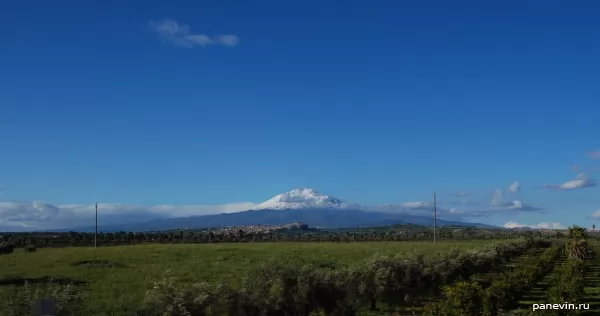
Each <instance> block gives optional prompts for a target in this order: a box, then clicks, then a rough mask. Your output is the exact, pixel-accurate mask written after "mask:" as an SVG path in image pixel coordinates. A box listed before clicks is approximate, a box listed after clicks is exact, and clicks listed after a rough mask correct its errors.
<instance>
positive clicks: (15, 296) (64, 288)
mask: <svg viewBox="0 0 600 316" xmlns="http://www.w3.org/2000/svg"><path fill="white" fill-rule="evenodd" d="M11 294H12V295H10V296H9V295H8V294H4V295H3V297H0V301H1V302H2V311H1V313H2V316H23V315H30V314H31V309H32V303H33V302H36V301H38V300H40V299H42V298H50V299H53V300H54V301H55V303H56V306H55V307H56V313H57V315H60V316H71V315H73V316H78V315H81V309H82V307H83V295H82V294H81V292H80V291H79V290H78V289H77V288H76V287H75V286H74V285H72V284H68V285H61V284H57V283H54V282H52V281H51V282H49V283H48V284H40V285H37V286H32V285H30V284H28V283H25V285H24V286H22V287H15V291H12V292H11Z"/></svg>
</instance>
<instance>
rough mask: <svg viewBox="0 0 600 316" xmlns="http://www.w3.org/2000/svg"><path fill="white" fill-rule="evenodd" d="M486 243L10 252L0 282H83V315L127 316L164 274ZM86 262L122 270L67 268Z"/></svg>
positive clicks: (216, 276) (234, 271)
mask: <svg viewBox="0 0 600 316" xmlns="http://www.w3.org/2000/svg"><path fill="white" fill-rule="evenodd" d="M490 242H491V241H489V240H487V241H481V240H480V241H445V242H440V243H438V244H435V245H434V244H433V243H431V242H365V243H288V242H280V243H253V244H181V245H179V244H178V245H165V244H159V245H138V246H118V247H104V248H97V249H95V248H87V247H86V248H82V247H70V248H56V249H39V250H38V251H37V252H33V253H25V252H24V251H23V250H22V249H16V250H15V252H14V253H12V254H10V255H4V256H0V280H1V279H6V278H10V277H23V278H39V277H54V278H72V279H75V280H80V281H85V282H88V284H87V285H82V286H81V287H82V289H84V292H85V293H86V304H85V305H86V313H85V314H86V315H131V314H132V313H133V311H134V310H135V308H136V307H137V306H138V305H139V303H140V302H141V300H142V298H143V296H144V293H145V291H146V290H147V289H148V288H149V287H150V286H151V285H152V281H155V280H159V279H161V278H162V277H163V276H164V274H165V271H167V270H170V271H171V273H172V274H173V275H174V276H175V277H177V278H179V279H180V280H182V281H189V282H193V281H209V282H217V281H220V280H226V281H229V282H231V283H236V282H239V280H240V279H241V278H242V277H243V276H244V275H245V274H246V272H247V271H248V270H249V269H251V268H252V267H255V266H256V265H257V264H259V263H260V262H264V261H265V260H268V259H269V258H273V257H276V258H280V259H282V260H289V261H295V262H310V261H312V260H335V261H338V262H340V263H342V264H351V263H354V262H359V261H361V260H364V259H365V258H367V257H369V256H371V255H373V254H376V253H382V254H399V253H407V254H409V253H413V252H422V253H425V254H436V253H443V252H447V251H450V250H451V249H452V248H463V249H464V248H475V247H481V246H483V245H485V244H486V243H490ZM86 260H88V261H89V260H106V261H110V262H112V263H117V264H120V265H122V266H121V267H114V266H113V267H109V266H94V265H73V264H74V263H77V262H80V261H86ZM0 291H3V292H4V293H5V294H6V292H7V291H9V292H10V291H14V288H13V287H12V286H2V287H0Z"/></svg>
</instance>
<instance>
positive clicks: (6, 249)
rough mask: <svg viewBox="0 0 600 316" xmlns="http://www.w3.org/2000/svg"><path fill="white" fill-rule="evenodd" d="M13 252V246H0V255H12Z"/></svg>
mask: <svg viewBox="0 0 600 316" xmlns="http://www.w3.org/2000/svg"><path fill="white" fill-rule="evenodd" d="M14 250H15V246H14V245H4V246H0V255H7V254H10V253H12V252H13V251H14Z"/></svg>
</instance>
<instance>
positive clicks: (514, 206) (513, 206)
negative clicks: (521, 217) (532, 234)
mask: <svg viewBox="0 0 600 316" xmlns="http://www.w3.org/2000/svg"><path fill="white" fill-rule="evenodd" d="M491 210H492V211H493V210H508V211H510V210H515V211H541V210H543V209H542V208H540V207H535V206H531V205H528V204H525V203H523V202H522V201H520V200H513V201H511V202H505V203H499V204H498V205H494V206H492V208H491Z"/></svg>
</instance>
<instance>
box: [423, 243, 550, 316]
mask: <svg viewBox="0 0 600 316" xmlns="http://www.w3.org/2000/svg"><path fill="white" fill-rule="evenodd" d="M561 251H562V246H553V247H550V248H548V249H547V250H546V251H544V253H542V254H541V255H539V256H534V257H530V258H528V259H527V260H526V261H524V262H522V263H521V264H519V265H518V266H516V267H515V269H514V270H512V271H508V272H506V273H504V274H501V275H500V276H499V277H498V278H497V279H494V280H493V282H492V283H491V285H490V286H489V287H488V288H487V289H485V290H484V289H483V288H482V286H481V285H479V284H478V283H476V282H459V283H457V284H454V285H452V286H448V287H446V288H445V289H444V294H445V299H444V300H443V301H441V302H439V303H436V304H431V305H429V306H428V307H427V308H426V310H425V313H424V315H427V316H434V315H435V316H461V315H472V316H477V315H485V316H497V315H501V313H503V312H506V311H510V310H513V309H516V308H517V307H518V302H519V298H520V297H521V296H522V295H523V293H525V292H526V291H529V290H530V289H531V288H532V287H533V286H534V285H535V284H536V283H538V282H539V281H540V280H541V279H542V278H543V277H544V276H545V275H546V274H548V273H549V272H551V271H552V269H553V267H554V262H555V261H556V260H557V259H558V257H559V256H560V254H561Z"/></svg>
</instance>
